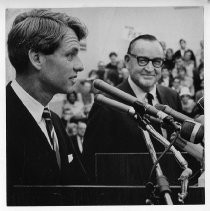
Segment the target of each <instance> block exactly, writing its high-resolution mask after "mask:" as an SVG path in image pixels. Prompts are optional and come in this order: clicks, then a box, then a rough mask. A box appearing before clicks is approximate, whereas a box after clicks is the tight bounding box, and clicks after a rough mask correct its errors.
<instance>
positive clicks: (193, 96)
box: [62, 39, 204, 135]
mask: <svg viewBox="0 0 210 211" xmlns="http://www.w3.org/2000/svg"><path fill="white" fill-rule="evenodd" d="M161 45H162V47H163V50H164V52H165V62H164V65H163V66H162V74H161V78H160V80H159V82H158V83H159V84H161V85H163V86H166V87H170V88H172V89H174V90H176V91H177V92H178V93H179V95H180V98H181V102H182V108H183V113H184V114H186V115H187V116H189V117H192V118H194V117H195V112H194V108H195V105H196V102H197V101H198V100H199V99H200V98H201V97H202V96H203V95H204V46H203V41H201V42H200V49H199V51H198V52H193V51H192V50H191V49H189V48H188V47H187V42H186V41H185V40H184V39H180V41H179V45H180V49H178V50H177V51H174V50H173V49H172V48H167V45H166V43H165V42H163V41H162V42H161ZM109 59H110V62H109V63H108V64H105V63H104V62H103V61H99V62H98V64H97V70H91V71H90V72H89V74H88V78H87V79H86V80H82V81H80V82H79V86H78V88H77V90H75V91H74V92H72V93H70V94H68V95H67V96H66V99H65V100H64V102H63V108H62V121H63V123H64V125H65V127H66V130H67V132H68V134H69V135H77V134H78V131H80V129H79V126H80V125H81V124H80V123H81V122H82V123H83V124H82V125H83V127H84V128H85V127H86V123H87V118H88V114H89V112H90V109H91V107H92V105H93V102H94V95H95V94H97V92H98V90H96V89H95V88H94V87H93V84H92V82H93V80H95V79H101V80H104V81H105V82H107V83H109V84H110V85H112V86H117V85H119V84H120V83H122V82H123V81H124V80H126V79H127V78H128V76H129V72H128V70H127V69H126V67H125V64H124V59H119V58H118V55H117V53H116V52H111V53H110V54H109ZM84 130H85V129H84ZM79 134H80V135H81V134H82V135H84V133H83V132H82V133H80V132H79Z"/></svg>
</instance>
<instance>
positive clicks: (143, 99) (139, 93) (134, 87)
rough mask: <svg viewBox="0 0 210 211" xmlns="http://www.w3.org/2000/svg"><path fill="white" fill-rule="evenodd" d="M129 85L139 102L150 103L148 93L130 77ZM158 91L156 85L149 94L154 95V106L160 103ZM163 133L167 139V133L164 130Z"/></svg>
mask: <svg viewBox="0 0 210 211" xmlns="http://www.w3.org/2000/svg"><path fill="white" fill-rule="evenodd" d="M128 83H129V85H130V87H131V89H132V90H133V92H134V94H135V95H136V97H137V98H138V100H139V101H140V102H145V103H148V99H147V97H146V94H147V93H146V92H145V91H143V90H142V89H141V88H140V87H138V86H137V85H136V84H135V83H134V82H133V81H132V79H131V77H130V76H129V77H128ZM156 90H157V86H156V85H155V86H154V88H153V89H152V90H151V91H150V92H149V93H150V94H152V96H153V100H152V105H156V104H158V103H160V102H159V100H158V98H157V93H156ZM161 131H162V135H163V136H164V137H165V138H167V132H166V130H165V129H164V128H161Z"/></svg>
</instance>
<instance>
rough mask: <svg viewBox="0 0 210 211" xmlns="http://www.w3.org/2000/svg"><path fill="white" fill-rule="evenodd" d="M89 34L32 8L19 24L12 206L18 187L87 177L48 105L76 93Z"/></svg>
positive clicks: (10, 110)
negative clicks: (81, 53) (58, 96)
mask: <svg viewBox="0 0 210 211" xmlns="http://www.w3.org/2000/svg"><path fill="white" fill-rule="evenodd" d="M86 35H87V28H86V26H85V25H84V24H83V23H81V22H80V21H79V20H78V19H76V18H74V17H70V16H67V15H66V14H64V13H58V12H53V11H51V10H46V9H33V10H31V11H28V12H24V13H21V14H19V15H18V16H17V17H16V18H15V20H14V23H13V26H12V28H11V30H10V32H9V35H8V54H9V59H10V62H11V64H12V65H13V66H14V68H15V70H16V79H15V80H13V81H12V82H9V83H8V85H7V87H6V108H7V109H6V115H7V116H6V123H7V125H6V129H7V185H8V191H9V193H8V204H10V199H12V198H13V195H12V194H13V193H14V190H13V187H14V186H15V185H62V184H75V183H77V181H78V177H79V175H81V178H83V174H84V178H85V172H84V171H83V166H82V165H81V162H80V161H79V160H78V159H77V157H76V156H74V151H73V149H71V152H68V149H67V142H68V141H69V139H68V136H67V134H66V131H65V129H64V127H63V125H62V122H61V120H60V119H59V117H58V116H57V115H56V114H55V113H54V112H52V111H50V110H49V109H48V104H49V102H50V100H51V99H52V98H53V96H54V95H55V94H57V93H65V94H66V93H69V92H71V91H72V90H73V86H74V84H75V82H76V81H75V80H76V77H77V74H78V72H80V71H82V70H83V64H82V62H81V60H80V58H79V55H78V53H79V49H80V45H79V41H80V40H81V39H83V38H85V37H86ZM77 170H78V171H77ZM10 194H11V195H10ZM11 203H12V202H11Z"/></svg>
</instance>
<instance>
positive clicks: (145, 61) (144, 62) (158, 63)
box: [128, 53, 164, 68]
mask: <svg viewBox="0 0 210 211" xmlns="http://www.w3.org/2000/svg"><path fill="white" fill-rule="evenodd" d="M128 55H130V56H133V57H135V58H136V60H137V62H138V65H139V66H141V67H142V66H146V65H147V64H148V63H149V62H150V61H151V62H152V65H153V66H154V67H156V68H160V67H162V66H163V63H164V59H161V58H154V59H149V58H147V57H143V56H137V55H135V54H132V53H128Z"/></svg>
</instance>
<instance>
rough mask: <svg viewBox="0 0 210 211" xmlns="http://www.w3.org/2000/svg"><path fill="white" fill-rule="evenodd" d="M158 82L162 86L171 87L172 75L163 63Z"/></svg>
mask: <svg viewBox="0 0 210 211" xmlns="http://www.w3.org/2000/svg"><path fill="white" fill-rule="evenodd" d="M158 83H159V84H160V85H162V86H166V87H172V83H173V77H172V75H171V73H170V72H169V70H168V66H166V65H165V64H164V65H163V67H162V70H161V78H160V80H159V81H158Z"/></svg>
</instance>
